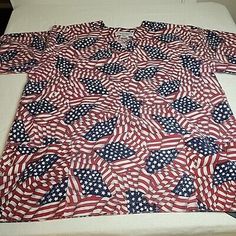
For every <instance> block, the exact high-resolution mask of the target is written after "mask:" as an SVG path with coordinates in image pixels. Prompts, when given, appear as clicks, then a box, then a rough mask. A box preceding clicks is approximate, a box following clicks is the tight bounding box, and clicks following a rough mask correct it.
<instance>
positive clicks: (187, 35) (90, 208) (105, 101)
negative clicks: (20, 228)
mask: <svg viewBox="0 0 236 236" xmlns="http://www.w3.org/2000/svg"><path fill="white" fill-rule="evenodd" d="M0 45H1V46H0V72H1V73H22V72H23V73H27V76H28V77H27V78H28V80H27V83H26V84H25V87H24V90H23V93H22V97H21V99H20V101H19V105H18V109H17V111H16V115H15V118H14V121H13V123H12V126H11V129H10V132H9V136H8V140H7V142H6V147H5V150H4V152H3V154H2V158H1V160H0V162H1V164H0V172H1V176H0V193H1V204H0V213H1V216H0V219H1V221H2V222H15V221H38V220H46V219H47V220H49V219H61V218H71V217H79V216H98V215H112V214H113V215H117V214H134V213H151V212H152V213H153V212H196V211H220V212H228V211H235V210H236V200H235V196H236V194H235V193H236V122H235V117H234V116H233V113H232V111H231V109H230V106H229V104H228V101H227V98H226V96H225V93H224V91H223V90H222V88H221V86H220V84H219V82H218V80H217V78H216V76H215V73H216V72H219V73H235V72H236V35H235V34H234V33H228V32H220V31H215V30H206V29H201V28H198V27H193V26H188V25H174V24H167V23H160V22H151V21H143V22H142V23H141V25H140V26H138V27H136V28H132V29H126V28H112V27H107V26H105V24H104V23H103V22H102V21H96V22H90V23H82V24H78V25H69V26H54V27H52V29H51V30H50V31H45V32H32V33H16V34H7V35H3V36H2V37H1V38H0Z"/></svg>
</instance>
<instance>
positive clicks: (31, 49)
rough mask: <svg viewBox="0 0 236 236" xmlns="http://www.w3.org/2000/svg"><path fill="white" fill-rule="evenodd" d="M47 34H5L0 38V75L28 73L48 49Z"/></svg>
mask: <svg viewBox="0 0 236 236" xmlns="http://www.w3.org/2000/svg"><path fill="white" fill-rule="evenodd" d="M48 36H49V32H46V31H45V32H35V33H15V34H5V35H3V36H1V37H0V73H21V72H28V71H30V70H31V69H32V68H34V67H35V66H37V65H38V64H39V63H40V61H41V60H42V57H43V55H44V54H45V52H46V51H47V49H48Z"/></svg>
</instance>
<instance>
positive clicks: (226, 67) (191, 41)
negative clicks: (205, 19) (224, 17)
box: [186, 27, 236, 73]
mask: <svg viewBox="0 0 236 236" xmlns="http://www.w3.org/2000/svg"><path fill="white" fill-rule="evenodd" d="M187 28H188V29H187V30H188V31H190V35H189V34H186V35H189V38H188V40H187V41H188V45H189V46H190V47H191V48H192V49H193V50H194V51H195V53H196V54H197V55H198V56H200V57H201V58H203V59H208V60H211V61H212V62H214V65H215V69H216V72H219V73H236V34H235V33H229V32H222V31H216V30H207V29H201V28H197V27H190V30H189V27H187Z"/></svg>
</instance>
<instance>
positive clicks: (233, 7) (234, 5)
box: [186, 0, 236, 23]
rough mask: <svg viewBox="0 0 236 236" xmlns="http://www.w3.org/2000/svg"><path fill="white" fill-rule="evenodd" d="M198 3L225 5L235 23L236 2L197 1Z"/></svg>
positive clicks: (222, 0) (232, 0) (234, 0)
mask: <svg viewBox="0 0 236 236" xmlns="http://www.w3.org/2000/svg"><path fill="white" fill-rule="evenodd" d="M186 1H188V0H186ZM198 2H218V3H221V4H222V5H225V6H226V7H227V9H228V10H229V12H230V14H231V15H232V17H233V19H234V22H235V23H236V0H198Z"/></svg>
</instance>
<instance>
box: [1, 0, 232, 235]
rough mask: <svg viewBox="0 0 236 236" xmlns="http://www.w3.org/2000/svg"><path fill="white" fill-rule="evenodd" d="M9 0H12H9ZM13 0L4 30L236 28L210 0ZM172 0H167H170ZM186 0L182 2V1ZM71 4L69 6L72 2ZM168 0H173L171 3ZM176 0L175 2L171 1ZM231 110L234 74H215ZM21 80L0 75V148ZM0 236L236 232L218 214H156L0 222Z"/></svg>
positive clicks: (9, 121) (225, 13) (224, 233)
mask: <svg viewBox="0 0 236 236" xmlns="http://www.w3.org/2000/svg"><path fill="white" fill-rule="evenodd" d="M12 1H13V0H12ZM24 1H25V2H26V1H28V2H29V0H14V2H15V4H16V5H15V7H16V8H15V10H14V12H13V15H12V17H11V20H10V23H9V25H8V27H7V32H25V31H40V30H48V29H49V28H50V27H51V26H52V25H54V24H64V25H67V24H74V23H81V22H88V21H95V20H103V21H104V22H105V24H106V25H107V26H122V27H134V26H138V25H140V24H141V21H142V20H154V21H164V22H169V23H177V24H192V25H196V26H200V27H204V28H209V29H218V30H224V31H230V32H236V28H235V24H234V22H233V20H232V18H231V17H230V15H229V13H228V11H227V10H226V8H224V7H223V6H221V5H218V4H214V3H202V4H193V3H188V4H172V5H167V4H164V3H163V2H166V1H161V2H162V3H159V2H158V1H157V0H116V1H115V0H76V3H75V0H70V1H69V4H67V5H64V3H65V2H67V1H65V0H64V2H62V0H60V1H58V5H53V7H52V6H49V5H45V3H46V2H50V3H52V2H53V1H54V2H55V0H47V1H46V0H41V1H38V2H40V3H42V5H40V4H37V6H36V5H34V4H33V2H35V0H30V1H32V2H31V3H29V4H27V5H26V6H25V5H22V3H23V2H24ZM170 1H171V0H170ZM187 1H188V0H186V2H187ZM73 2H74V3H75V4H74V5H73V4H72V3H73ZM172 2H173V1H172ZM175 2H179V1H178V0H176V1H175ZM217 77H218V78H219V80H220V83H221V84H222V86H223V88H224V90H225V91H226V94H227V97H228V99H229V103H230V105H231V107H232V109H233V111H234V113H235V114H236V99H235V94H236V76H233V75H218V76H217ZM25 81H26V76H25V75H23V74H22V75H4V76H3V75H1V76H0V124H1V125H0V144H1V145H2V146H3V144H4V142H5V139H6V135H7V133H8V130H9V127H10V125H11V122H12V120H13V117H14V113H15V109H16V107H17V102H18V100H19V97H20V95H21V92H22V88H23V86H24V83H25ZM0 235H1V236H10V235H11V236H13V235H14V236H18V235H22V236H23V235H24V236H28V235H30V236H35V235H47V236H49V235H50V236H51V235H79V236H82V235H112V236H113V235H123V236H125V235H137V236H141V235H163V236H165V235H204V236H205V235H222V236H223V235H224V236H230V235H232V236H233V235H234V236H235V235H236V220H235V219H234V218H232V217H230V216H228V215H226V214H223V213H182V214H180V213H178V214H177V213H174V214H171V213H167V214H164V213H161V214H157V213H156V214H142V215H141V214H140V215H125V216H105V217H104V216H100V217H90V218H76V219H68V220H56V221H47V222H41V223H7V224H5V223H3V224H0Z"/></svg>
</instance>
